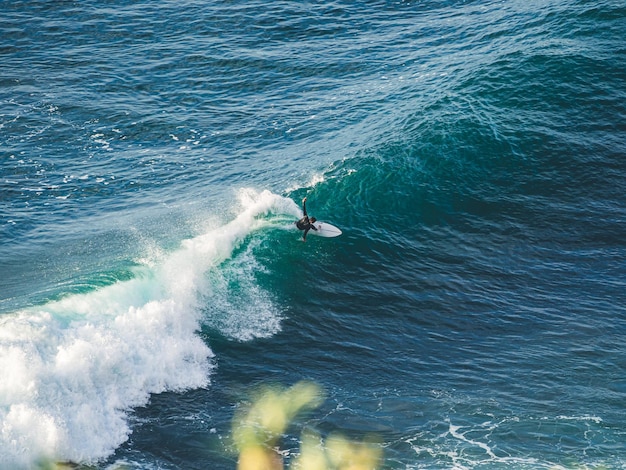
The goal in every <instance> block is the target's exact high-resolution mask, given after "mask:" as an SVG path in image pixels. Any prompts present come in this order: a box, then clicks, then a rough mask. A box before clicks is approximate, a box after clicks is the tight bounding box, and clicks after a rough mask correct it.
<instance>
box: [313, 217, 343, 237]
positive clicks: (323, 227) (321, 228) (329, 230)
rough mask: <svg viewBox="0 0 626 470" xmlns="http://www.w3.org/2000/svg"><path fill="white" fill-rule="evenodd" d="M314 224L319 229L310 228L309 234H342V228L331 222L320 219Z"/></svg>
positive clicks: (322, 235) (336, 235)
mask: <svg viewBox="0 0 626 470" xmlns="http://www.w3.org/2000/svg"><path fill="white" fill-rule="evenodd" d="M313 226H314V227H315V228H316V229H317V230H313V229H311V230H309V235H317V236H318V237H326V238H332V237H338V236H339V235H341V230H339V229H338V228H337V227H335V226H334V225H331V224H329V223H328V222H320V221H319V220H318V221H316V222H315V223H314V224H313Z"/></svg>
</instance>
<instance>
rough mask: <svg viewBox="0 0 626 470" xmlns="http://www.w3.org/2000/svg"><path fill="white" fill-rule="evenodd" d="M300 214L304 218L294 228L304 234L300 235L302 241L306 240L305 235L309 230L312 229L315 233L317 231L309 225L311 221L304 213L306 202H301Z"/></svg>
mask: <svg viewBox="0 0 626 470" xmlns="http://www.w3.org/2000/svg"><path fill="white" fill-rule="evenodd" d="M302 212H304V217H302V218H301V219H300V220H298V221H297V222H296V227H298V229H300V230H304V233H303V234H302V239H303V240H306V234H307V233H309V230H311V229H313V230H315V231H316V232H317V229H316V228H315V226H314V225H313V224H312V223H311V221H310V220H309V216H308V214H307V213H306V201H302Z"/></svg>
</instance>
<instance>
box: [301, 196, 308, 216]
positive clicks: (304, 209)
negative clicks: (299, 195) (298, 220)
mask: <svg viewBox="0 0 626 470" xmlns="http://www.w3.org/2000/svg"><path fill="white" fill-rule="evenodd" d="M302 212H304V216H305V217H308V214H307V213H306V197H305V198H304V199H302Z"/></svg>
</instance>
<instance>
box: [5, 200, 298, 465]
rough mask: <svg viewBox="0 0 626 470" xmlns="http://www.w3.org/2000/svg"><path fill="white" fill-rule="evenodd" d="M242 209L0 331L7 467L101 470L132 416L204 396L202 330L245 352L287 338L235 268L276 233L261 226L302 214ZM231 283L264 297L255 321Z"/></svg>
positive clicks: (271, 206)
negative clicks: (254, 245)
mask: <svg viewBox="0 0 626 470" xmlns="http://www.w3.org/2000/svg"><path fill="white" fill-rule="evenodd" d="M239 197H240V202H241V203H242V204H243V206H244V208H243V209H242V210H241V212H240V213H239V214H238V215H237V217H236V218H235V219H234V220H232V221H230V222H228V223H225V224H223V225H219V226H217V227H215V228H214V229H212V230H209V231H208V232H206V233H204V234H202V235H199V236H197V237H195V238H191V239H188V240H184V241H183V242H182V244H181V246H180V248H179V249H177V250H175V251H173V252H172V253H169V254H163V255H161V256H160V259H154V260H152V261H151V262H150V263H149V265H142V266H138V267H136V268H135V272H134V275H133V277H132V278H131V279H129V280H125V281H120V282H116V283H114V284H112V285H108V286H106V287H102V288H99V289H96V290H93V291H91V292H87V293H82V294H75V295H70V296H67V297H64V298H62V299H60V300H57V301H53V302H49V303H46V304H44V305H42V306H37V307H32V308H28V309H25V310H23V311H19V312H15V313H12V314H8V315H5V316H3V317H2V319H0V369H1V370H2V371H3V380H2V382H1V383H0V421H1V422H2V433H1V434H0V437H1V438H0V448H1V449H2V457H1V459H0V467H2V468H17V467H20V468H29V467H31V466H32V465H33V464H34V463H35V462H37V461H40V460H41V459H45V458H49V459H55V460H61V461H65V460H67V461H74V462H95V461H97V460H100V459H102V458H104V457H107V456H109V455H111V454H112V453H113V452H114V450H115V449H116V448H117V447H119V446H120V444H122V443H123V442H124V441H126V440H127V439H128V436H129V434H130V428H129V425H128V413H129V412H130V411H131V410H132V409H133V408H136V407H141V406H145V405H146V404H147V403H148V401H149V399H150V395H151V394H155V393H161V392H165V391H178V392H180V391H184V390H187V389H192V388H198V387H207V386H208V385H209V382H210V375H211V371H212V369H213V364H212V358H213V353H212V351H211V350H210V348H209V347H208V345H207V344H206V343H205V342H203V341H202V339H201V338H200V337H199V336H198V332H199V330H200V327H201V324H202V323H203V322H204V323H212V324H214V325H215V328H216V329H218V330H220V331H222V332H223V334H224V335H226V336H229V337H232V338H234V339H239V340H249V339H253V338H255V337H260V336H267V335H270V334H274V333H276V332H277V331H280V317H279V312H278V311H277V309H276V308H275V307H274V306H273V305H272V303H271V300H270V299H269V297H267V296H263V295H261V293H260V292H259V291H260V290H261V289H260V288H259V287H258V286H255V285H253V284H252V283H253V281H252V280H251V279H250V278H249V276H246V275H245V272H243V271H242V270H241V269H238V268H237V266H242V265H243V266H245V267H246V268H245V269H251V268H252V265H251V264H250V262H249V257H250V255H249V254H248V255H246V254H245V252H244V255H243V256H240V257H239V258H238V259H235V260H233V259H232V256H233V252H234V250H236V249H238V248H239V246H240V245H241V243H242V241H243V240H244V239H245V238H246V237H247V236H248V235H249V234H250V233H252V232H253V231H255V230H259V229H260V228H261V227H263V225H267V224H268V223H269V222H268V221H267V220H266V219H264V218H263V216H264V215H267V214H269V213H270V212H272V213H276V214H293V215H296V216H297V215H298V208H297V206H296V205H295V204H294V203H293V202H292V201H291V200H290V199H285V198H283V197H281V196H278V195H275V194H272V193H270V192H268V191H266V192H263V193H256V192H254V191H250V190H243V191H241V192H240V194H239ZM229 263H230V264H229ZM224 265H225V267H224V268H223V266H224ZM233 271H234V272H235V273H236V274H235V276H236V277H237V279H238V280H239V282H248V284H247V285H246V286H245V290H246V291H248V292H249V293H250V295H252V293H254V294H255V295H254V301H252V300H251V301H250V302H249V306H250V308H249V309H247V310H245V309H241V308H237V306H236V305H235V306H233V305H232V301H231V300H230V299H229V289H228V288H227V287H224V282H223V280H224V278H225V276H228V274H227V273H229V272H233ZM225 273H226V274H225ZM207 312H208V313H207ZM214 312H220V313H221V317H220V318H216V317H217V315H216V314H214ZM209 316H212V317H213V318H212V319H211V318H209ZM244 318H245V320H244Z"/></svg>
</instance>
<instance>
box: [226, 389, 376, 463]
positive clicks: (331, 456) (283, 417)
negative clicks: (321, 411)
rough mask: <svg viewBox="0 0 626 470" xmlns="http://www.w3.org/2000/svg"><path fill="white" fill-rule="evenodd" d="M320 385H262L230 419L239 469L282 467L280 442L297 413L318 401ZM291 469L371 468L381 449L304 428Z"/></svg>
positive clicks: (367, 442)
mask: <svg viewBox="0 0 626 470" xmlns="http://www.w3.org/2000/svg"><path fill="white" fill-rule="evenodd" d="M322 396H323V394H322V391H321V389H320V387H319V386H318V385H316V384H314V383H311V382H299V383H297V384H296V385H294V386H293V387H290V388H287V389H285V388H278V387H266V388H264V389H262V390H261V391H260V392H258V393H257V394H256V395H255V396H254V399H253V400H252V402H251V403H250V405H249V406H247V407H242V408H241V409H240V410H238V411H237V413H235V417H234V418H233V439H234V441H235V445H236V447H237V450H238V451H239V462H238V469H239V470H283V469H284V464H283V459H282V456H281V454H280V451H279V448H278V446H279V440H280V438H281V437H282V436H283V435H284V433H285V431H286V430H287V427H288V426H289V424H290V423H291V421H293V419H294V418H295V417H296V415H297V414H298V413H299V412H300V411H302V410H305V409H313V408H316V407H318V406H319V405H320V404H321V402H322ZM301 442H302V445H301V448H300V454H299V455H298V456H297V457H296V459H295V460H294V462H293V465H292V468H293V469H294V470H374V469H376V468H377V467H378V465H379V464H380V461H381V458H382V450H381V447H380V446H379V445H376V443H374V442H373V441H363V442H357V441H352V440H349V439H347V438H345V437H343V436H340V435H338V434H336V435H331V436H329V437H328V438H327V439H326V442H324V440H323V439H322V438H321V436H320V435H319V434H317V433H316V432H314V431H310V430H309V431H305V432H304V433H303V434H302V438H301Z"/></svg>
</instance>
